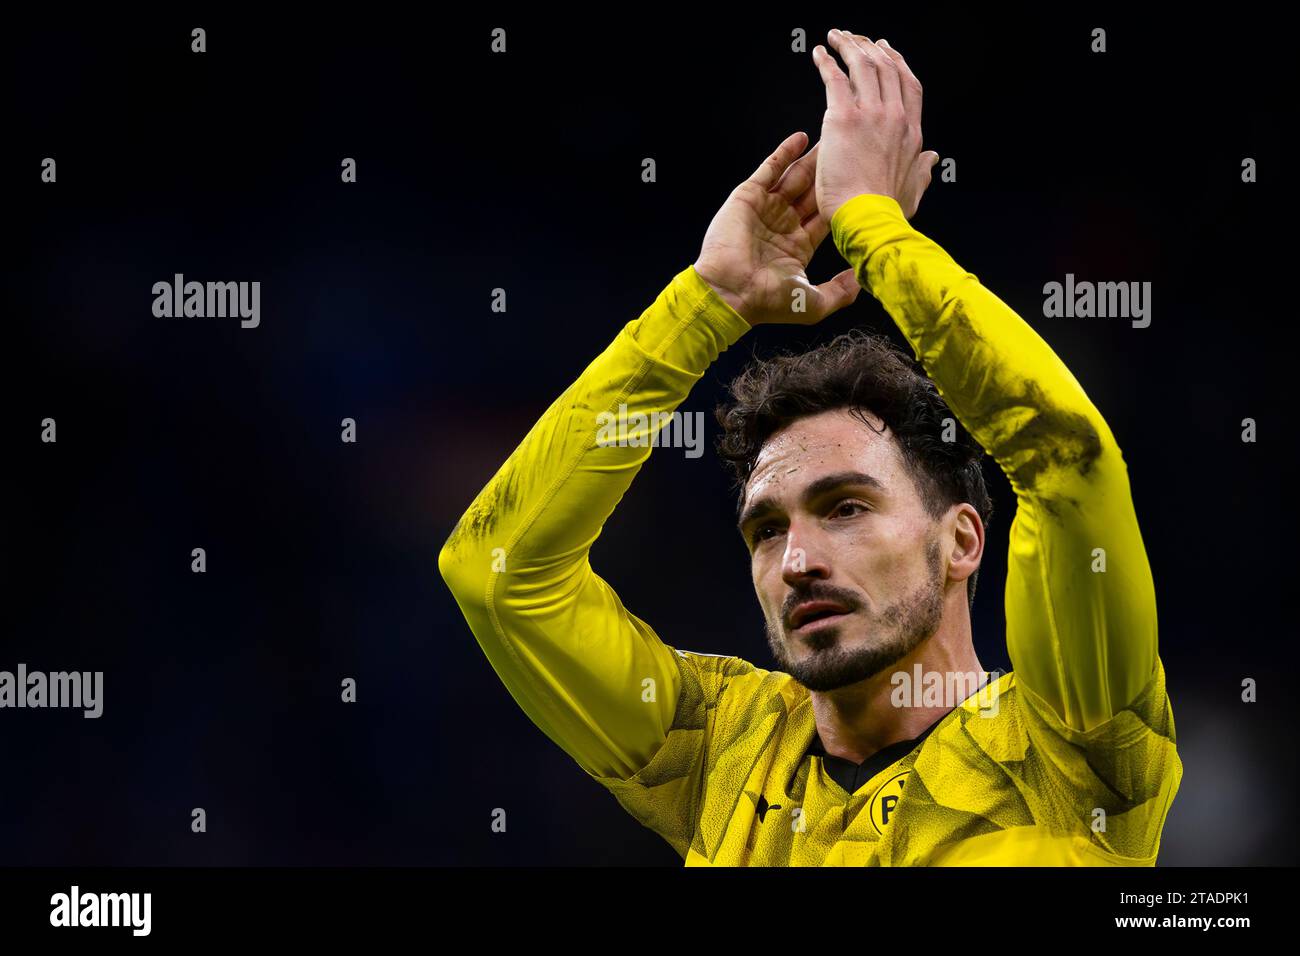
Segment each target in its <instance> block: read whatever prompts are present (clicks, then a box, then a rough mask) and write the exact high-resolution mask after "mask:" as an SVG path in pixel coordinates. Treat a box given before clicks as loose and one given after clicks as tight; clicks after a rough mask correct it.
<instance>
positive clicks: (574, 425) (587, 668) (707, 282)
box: [438, 133, 859, 853]
mask: <svg viewBox="0 0 1300 956" xmlns="http://www.w3.org/2000/svg"><path fill="white" fill-rule="evenodd" d="M804 145H806V137H805V136H804V135H803V134H802V133H796V134H794V135H792V136H790V137H789V138H787V139H786V141H785V142H784V143H782V144H781V146H780V147H779V148H778V149H777V151H776V152H775V153H773V154H772V156H770V157H769V158H768V159H767V160H766V161H765V162H764V163H763V164H762V165H761V166H760V167H759V168H758V170H756V171H755V173H754V175H753V176H751V177H750V178H749V179H747V180H746V181H745V182H744V183H742V184H741V185H740V186H738V187H737V188H736V189H735V190H734V191H733V192H732V194H731V196H730V197H729V198H728V200H727V202H726V204H724V205H723V207H722V209H721V210H720V211H719V212H718V214H717V216H715V218H714V220H713V222H712V224H711V225H710V227H709V231H708V233H707V235H706V237H705V241H704V244H703V249H702V251H701V254H700V257H699V259H698V260H697V262H696V263H695V264H694V265H692V266H689V267H687V268H686V269H684V270H683V271H681V272H680V273H678V274H677V276H675V277H674V278H673V280H672V282H671V283H670V284H669V285H668V287H667V288H665V289H664V290H663V292H661V293H660V295H659V296H658V297H657V298H656V300H655V302H654V303H653V304H652V305H651V306H650V307H649V308H648V309H646V310H645V312H643V313H642V314H641V316H640V318H638V319H636V320H635V321H632V322H629V323H628V324H627V325H626V326H624V328H623V329H622V330H621V331H620V332H619V334H618V335H617V337H615V339H614V341H613V342H612V343H611V344H610V345H609V347H608V348H606V349H605V351H604V352H602V353H601V354H600V355H599V356H598V357H597V358H596V359H595V361H593V362H592V363H591V364H590V365H588V366H587V368H586V370H585V371H583V373H582V374H581V375H580V376H579V377H578V379H577V381H575V382H574V383H573V384H572V385H571V386H569V388H568V389H566V390H565V392H564V393H563V394H562V395H561V396H560V397H559V398H558V399H556V400H555V401H554V402H553V403H552V404H551V406H550V408H548V409H547V411H546V412H545V414H544V415H543V416H542V417H541V419H540V420H539V421H538V422H537V424H536V425H534V426H533V428H532V430H531V431H529V433H528V434H527V436H526V437H525V438H524V440H523V442H522V443H521V444H520V445H519V447H518V448H517V449H515V451H514V453H513V454H512V455H511V456H510V457H509V459H508V460H507V461H506V463H505V464H504V465H503V466H502V467H501V469H500V470H499V471H498V472H497V473H496V475H495V476H494V477H493V478H492V480H491V481H489V482H488V484H487V486H486V487H485V488H484V489H483V491H482V492H481V493H480V494H479V495H478V497H477V498H476V499H475V500H474V502H473V503H472V504H471V505H470V507H469V509H468V510H467V511H466V512H465V514H464V516H463V517H462V518H461V519H460V521H459V523H458V524H457V525H456V527H455V529H454V531H453V532H452V534H451V536H450V538H449V539H448V540H447V542H446V544H445V545H444V547H443V548H442V551H441V553H440V555H439V558H438V567H439V570H440V572H441V574H442V576H443V579H444V580H445V581H446V582H447V584H448V586H449V587H450V588H451V591H452V593H453V595H454V596H455V598H456V601H457V603H458V604H459V605H460V608H461V610H462V611H463V612H464V614H465V618H466V620H467V621H468V623H469V625H470V628H471V630H472V631H473V633H474V636H475V637H476V638H477V640H478V642H479V644H480V646H481V647H482V648H483V651H484V653H485V654H486V655H487V657H488V660H489V661H490V662H491V664H492V667H493V668H494V669H495V670H496V672H497V674H498V675H499V676H500V678H501V680H502V682H503V683H504V684H505V685H506V687H507V688H508V689H509V691H510V693H511V694H512V695H513V697H514V698H515V700H516V701H517V702H518V703H519V705H520V706H521V707H522V708H523V709H524V711H525V713H527V715H528V716H529V718H530V719H531V720H532V721H533V722H534V723H535V724H537V726H538V727H540V728H541V729H542V730H543V731H544V732H545V733H546V734H547V735H548V736H549V737H550V738H551V739H552V740H554V741H555V742H556V743H557V744H559V745H560V746H561V747H562V748H563V749H564V750H565V751H566V752H568V753H569V754H570V755H571V756H573V758H574V759H575V760H576V761H577V762H578V763H579V764H580V765H581V766H582V767H583V768H584V769H585V770H587V772H588V773H590V774H592V775H593V776H596V777H599V778H619V779H622V778H627V777H630V776H632V775H634V774H636V773H638V772H639V771H640V770H642V769H643V768H644V767H645V766H646V765H647V764H648V763H649V762H650V761H651V760H652V758H654V757H655V756H656V754H657V753H658V752H659V750H660V748H661V747H662V745H663V744H664V742H665V740H667V739H668V736H669V734H670V732H671V731H672V729H673V725H674V720H675V718H676V717H678V716H680V715H679V714H678V712H677V711H678V702H679V698H680V697H681V691H682V681H683V679H685V680H688V681H689V682H690V685H691V686H690V687H689V689H690V690H691V692H692V693H691V695H690V697H689V700H688V703H689V705H690V706H691V707H692V708H694V709H695V710H697V711H698V712H701V713H702V712H703V711H704V710H706V709H709V702H710V701H711V700H712V699H716V695H717V694H718V693H719V692H720V690H721V682H722V681H724V680H725V679H726V676H727V674H728V668H727V667H722V666H718V665H716V664H709V665H708V666H704V665H702V664H700V663H699V662H698V661H695V662H694V663H692V660H694V659H693V658H684V657H683V656H682V655H679V654H676V653H675V652H674V650H673V649H672V648H670V647H668V646H667V645H665V643H664V642H663V641H661V640H660V638H659V637H658V635H656V633H655V632H654V630H653V629H652V628H651V627H650V626H649V625H647V624H646V623H645V622H644V621H642V620H641V619H640V618H638V617H636V616H635V615H633V614H632V613H630V612H629V611H628V610H627V609H626V608H624V606H623V604H622V602H621V601H620V600H619V598H618V595H617V594H615V593H614V591H613V589H612V588H611V587H610V586H609V585H608V584H607V583H606V582H605V581H604V580H603V579H601V578H600V577H599V576H598V575H597V574H596V573H595V572H594V571H593V570H592V568H591V564H590V561H589V559H588V554H589V552H590V549H591V546H592V544H593V542H594V541H595V540H596V537H597V535H599V533H600V530H601V528H602V527H603V525H604V523H605V521H606V519H608V518H609V516H610V514H611V513H612V512H613V510H614V507H615V506H616V505H617V504H618V501H619V500H620V499H621V498H622V496H623V494H624V493H625V492H626V491H627V489H628V486H629V485H630V484H631V482H632V479H633V477H634V476H635V475H636V473H637V471H638V470H639V469H640V467H641V465H642V464H643V463H644V462H645V461H646V459H647V458H648V457H649V454H650V450H651V449H650V438H651V435H653V434H654V433H655V432H658V431H660V430H661V429H662V427H663V417H666V416H667V415H669V414H670V413H671V412H672V411H673V410H674V409H676V408H677V406H678V405H679V404H680V403H681V402H682V400H683V399H685V398H686V395H687V393H688V392H689V391H690V389H691V387H692V386H693V385H694V384H695V383H696V382H697V381H698V380H699V379H700V378H701V377H702V375H703V373H704V371H705V369H706V368H707V367H708V366H709V364H710V363H711V362H713V361H714V359H716V358H717V356H718V354H719V353H720V352H721V351H723V350H724V349H725V348H727V347H728V346H729V345H731V344H733V343H734V342H735V341H736V340H737V339H739V338H740V336H741V335H743V334H744V333H745V332H746V331H747V330H748V329H749V328H750V322H751V321H753V320H755V319H756V318H758V319H761V318H762V317H764V316H767V315H770V314H771V313H773V312H779V311H781V310H782V309H784V310H785V312H786V313H787V314H788V313H789V311H790V310H791V308H792V305H791V304H792V303H793V302H795V301H799V302H801V304H802V305H803V307H804V309H805V312H804V313H802V314H806V316H807V318H808V321H817V320H819V319H820V318H821V317H822V316H824V315H826V314H828V313H829V312H830V311H833V310H834V309H837V308H840V307H841V306H843V305H845V304H847V303H848V302H851V301H852V300H853V299H854V298H855V297H856V295H857V293H858V291H859V288H858V285H857V282H856V280H855V279H854V278H853V275H852V273H851V272H850V271H849V270H847V269H846V270H844V271H843V272H842V273H841V274H840V275H839V276H837V277H835V278H834V279H832V280H831V281H829V282H827V283H823V284H822V285H819V286H813V285H810V284H809V283H808V280H807V278H806V276H805V273H804V266H805V265H806V264H807V262H808V260H809V259H811V257H812V254H813V252H814V251H815V249H816V246H817V244H818V243H819V242H820V241H821V240H822V239H824V238H825V236H826V235H827V234H828V227H827V226H826V225H825V223H824V221H823V220H822V219H821V218H820V217H819V216H816V215H815V209H814V210H813V212H812V214H808V213H806V212H805V214H804V215H800V213H799V212H798V211H797V210H796V207H797V206H799V204H802V208H804V209H805V210H807V208H808V207H811V206H813V205H814V201H813V199H812V178H813V177H812V167H813V163H814V158H813V157H812V156H811V154H810V156H808V157H805V158H804V159H803V160H798V161H796V159H797V157H798V156H799V151H800V149H801V148H802V147H803V146H804ZM805 218H811V219H813V220H815V222H814V223H812V224H810V225H809V226H808V228H805V224H804V222H803V221H802V220H803V219H805ZM794 290H800V291H801V292H802V293H803V294H802V295H801V296H795V295H792V291H794ZM742 313H743V317H742ZM620 409H622V410H623V412H624V413H625V415H626V420H627V422H628V426H629V427H628V430H627V439H628V441H627V443H626V444H617V443H610V442H608V441H606V440H604V439H605V438H609V437H611V436H609V435H606V436H604V438H602V435H601V426H602V424H603V423H607V422H608V420H609V419H608V418H607V417H606V416H608V417H616V416H618V415H619V414H620ZM638 422H641V423H642V424H640V425H638V424H637V423H638ZM616 434H617V431H615V435H616ZM634 442H635V443H634ZM646 679H653V681H654V682H655V692H654V694H653V695H650V694H647V693H645V690H646V688H647V685H646V684H645V683H644V682H645V681H646ZM651 697H653V700H651V699H650V698H651ZM684 719H685V720H689V719H692V718H691V715H687V716H686V717H685V718H684ZM694 740H695V742H692V743H688V744H683V745H682V747H683V751H682V752H681V753H679V752H678V751H676V750H675V751H674V754H673V755H672V757H673V760H674V762H676V763H681V762H683V760H685V761H688V762H689V761H692V760H698V759H699V757H700V755H699V754H698V753H695V752H692V751H690V748H691V747H697V746H702V744H699V743H698V740H699V735H695V738H694ZM678 769H679V770H680V769H681V768H678ZM689 775H690V774H689V772H687V773H686V778H689ZM684 799H685V797H683V800H684ZM668 802H672V803H676V802H677V801H676V798H675V797H673V798H671V799H670V800H669V801H668ZM683 812H687V811H685V810H682V809H681V808H679V807H677V806H675V805H674V806H673V807H671V808H670V809H668V810H666V811H665V813H670V814H676V815H680V814H681V813H683ZM680 822H681V821H679V820H678V821H670V822H665V823H664V824H663V827H662V828H661V829H663V828H667V827H670V826H671V828H672V829H673V831H674V832H675V833H677V832H679V831H680ZM648 825H649V824H648ZM682 852H683V853H684V852H685V850H684V847H683V848H682Z"/></svg>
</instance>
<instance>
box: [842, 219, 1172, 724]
mask: <svg viewBox="0 0 1300 956" xmlns="http://www.w3.org/2000/svg"><path fill="white" fill-rule="evenodd" d="M831 230H832V235H833V237H834V240H835V244H836V246H837V247H838V248H839V250H840V252H841V253H842V254H843V255H844V257H845V258H846V259H847V260H848V262H849V264H850V265H851V266H852V267H853V269H854V271H855V273H856V275H857V277H858V281H859V283H860V284H861V285H862V286H863V288H866V289H869V290H870V291H871V293H872V294H873V295H874V296H875V297H876V298H877V299H879V300H880V303H881V305H883V306H884V308H885V310H886V311H887V312H888V313H889V314H890V316H891V317H892V318H893V319H894V321H895V322H896V323H897V325H898V327H899V329H900V330H901V331H902V333H903V335H904V336H905V337H906V338H907V340H908V342H909V343H911V346H912V349H913V352H914V354H915V355H916V358H917V359H918V361H920V362H921V363H922V365H923V366H924V367H925V370H926V373H927V374H928V375H929V377H930V378H931V379H932V380H933V381H934V383H935V384H936V386H937V387H938V389H939V392H940V394H941V395H942V396H943V398H944V400H945V401H946V402H947V403H948V407H949V408H951V409H952V411H953V413H954V414H955V415H956V416H957V418H958V419H959V420H960V421H961V423H962V425H964V426H965V427H966V429H967V431H969V432H970V433H971V434H972V435H973V436H974V437H975V439H976V440H977V441H978V442H979V443H980V444H981V445H982V446H983V447H984V449H985V450H986V451H987V452H988V453H989V454H990V455H992V456H993V458H994V460H996V461H997V463H998V465H999V467H1001V469H1002V471H1003V472H1004V473H1005V474H1006V476H1007V478H1008V480H1009V481H1010V483H1011V487H1012V489H1014V491H1015V493H1016V499H1017V508H1016V516H1015V520H1014V522H1013V523H1012V525H1011V531H1010V538H1011V544H1010V551H1009V555H1008V562H1007V589H1006V605H1007V606H1006V616H1007V651H1008V654H1009V656H1010V658H1011V662H1012V666H1013V667H1014V669H1015V672H1016V679H1017V682H1018V683H1019V684H1021V685H1022V686H1024V687H1027V688H1028V689H1029V690H1030V691H1031V692H1032V694H1033V695H1034V696H1036V697H1037V698H1038V700H1039V701H1041V702H1044V703H1046V704H1047V705H1049V706H1050V707H1051V708H1052V710H1053V711H1054V712H1055V714H1056V715H1057V716H1058V717H1059V719H1060V720H1061V721H1062V723H1063V724H1064V725H1065V726H1066V727H1068V728H1071V729H1073V730H1076V731H1080V732H1087V731H1090V730H1092V729H1093V728H1095V727H1097V726H1098V725H1100V724H1102V723H1105V722H1106V721H1108V720H1110V719H1111V717H1113V716H1114V715H1115V714H1116V713H1118V712H1119V711H1121V710H1123V709H1124V708H1125V707H1126V705H1128V704H1130V703H1131V702H1133V701H1135V700H1137V699H1138V698H1139V697H1140V696H1141V695H1142V692H1143V690H1144V689H1145V688H1146V687H1147V685H1148V684H1149V683H1150V682H1151V681H1153V680H1154V679H1155V677H1156V664H1157V647H1156V605H1155V588H1154V585H1153V582H1152V577H1151V568H1150V565H1149V564H1148V562H1147V556H1146V549H1145V548H1144V547H1143V544H1142V536H1141V534H1140V533H1139V531H1138V523H1137V516H1136V514H1135V512H1134V508H1133V499H1132V494H1131V492H1130V489H1129V480H1128V467H1127V465H1126V464H1125V462H1124V459H1123V456H1122V455H1121V454H1120V450H1119V446H1118V445H1116V443H1115V438H1114V436H1113V435H1112V434H1111V431H1110V429H1109V428H1108V427H1107V425H1106V422H1105V420H1104V419H1103V418H1102V416H1101V414H1100V413H1099V412H1098V411H1097V409H1096V408H1095V407H1094V406H1093V404H1092V402H1091V401H1089V400H1088V396H1087V395H1086V394H1084V391H1083V388H1082V387H1080V385H1079V383H1078V382H1077V381H1076V380H1075V378H1074V376H1073V375H1071V374H1070V370H1069V369H1067V368H1066V367H1065V365H1064V364H1063V363H1062V362H1061V360H1060V359H1059V358H1057V356H1056V354H1055V353H1054V352H1053V351H1052V350H1051V348H1049V347H1048V345H1047V343H1046V342H1044V341H1043V339H1042V338H1041V337H1039V335H1038V334H1037V333H1036V332H1035V331H1034V330H1033V329H1032V328H1030V326H1029V325H1028V324H1027V323H1026V322H1025V321H1024V320H1023V319H1021V318H1020V316H1018V315H1017V314H1016V313H1015V312H1014V311H1013V310H1012V309H1011V308H1010V307H1009V306H1007V305H1006V303H1004V302H1003V301H1002V300H1001V299H999V298H998V297H997V296H996V295H994V294H993V293H992V292H990V291H989V290H988V289H986V288H984V287H983V286H982V285H981V284H980V282H979V279H978V278H976V277H975V276H974V275H973V274H971V273H969V272H967V271H966V270H965V269H963V268H962V267H961V266H959V265H957V263H956V262H954V261H953V259H952V258H951V257H950V256H949V255H948V254H947V253H946V252H944V251H943V249H941V248H940V247H939V246H938V245H937V244H935V243H934V242H932V241H931V240H930V239H928V238H927V237H926V236H924V235H922V234H921V233H920V232H918V231H917V230H916V229H914V228H913V227H912V226H911V224H910V223H909V222H908V221H907V219H906V217H905V216H904V215H903V211H902V209H901V208H900V207H899V205H898V203H897V202H895V201H894V200H893V199H892V198H890V197H888V196H880V195H874V194H864V195H860V196H856V197H854V198H853V199H851V200H849V201H848V202H847V203H845V204H844V205H843V206H841V207H840V208H839V209H838V210H836V212H835V215H834V217H833V219H832V222H831ZM1099 549H1100V550H1099ZM1103 555H1104V561H1105V571H1104V572H1102V571H1095V570H1094V566H1097V567H1100V563H1099V561H1100V559H1101V557H1102V556H1103ZM1157 703H1159V702H1157Z"/></svg>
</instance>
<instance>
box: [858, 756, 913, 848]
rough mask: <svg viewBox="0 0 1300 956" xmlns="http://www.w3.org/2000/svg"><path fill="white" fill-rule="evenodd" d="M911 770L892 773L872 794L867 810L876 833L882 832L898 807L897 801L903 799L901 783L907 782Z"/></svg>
mask: <svg viewBox="0 0 1300 956" xmlns="http://www.w3.org/2000/svg"><path fill="white" fill-rule="evenodd" d="M911 772H912V771H910V770H904V771H903V772H902V773H897V774H894V776H892V777H890V778H889V779H888V780H886V781H885V782H884V783H883V784H881V785H880V788H879V789H878V790H876V792H875V793H874V794H873V795H872V797H871V804H870V806H869V807H868V810H869V812H870V814H871V825H872V826H873V827H875V828H876V832H877V833H883V832H884V831H885V827H887V826H889V821H890V820H891V819H892V818H893V816H894V813H895V811H896V810H897V809H898V802H899V801H900V800H902V799H903V784H905V783H907V778H908V776H909V775H910V774H911Z"/></svg>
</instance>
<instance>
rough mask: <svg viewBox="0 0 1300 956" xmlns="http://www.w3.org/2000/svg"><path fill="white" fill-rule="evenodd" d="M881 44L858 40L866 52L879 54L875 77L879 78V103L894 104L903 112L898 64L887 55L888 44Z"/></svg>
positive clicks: (862, 39) (864, 38) (879, 42)
mask: <svg viewBox="0 0 1300 956" xmlns="http://www.w3.org/2000/svg"><path fill="white" fill-rule="evenodd" d="M853 36H854V37H855V38H856V37H857V34H853ZM883 42H884V41H877V42H876V43H872V42H871V41H870V40H868V39H867V38H866V37H862V38H860V39H858V43H859V44H860V45H864V46H866V47H868V50H867V51H866V52H868V53H870V54H879V59H878V64H879V67H880V68H879V69H878V70H877V71H876V75H877V76H878V77H879V78H880V102H882V103H884V104H885V105H889V104H891V103H895V104H897V105H899V106H903V107H904V110H906V106H904V104H903V88H902V83H901V81H900V77H899V74H898V64H897V63H895V62H894V58H893V57H892V56H890V55H889V44H887V43H886V44H885V45H884V46H881V45H880V44H881V43H883Z"/></svg>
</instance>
